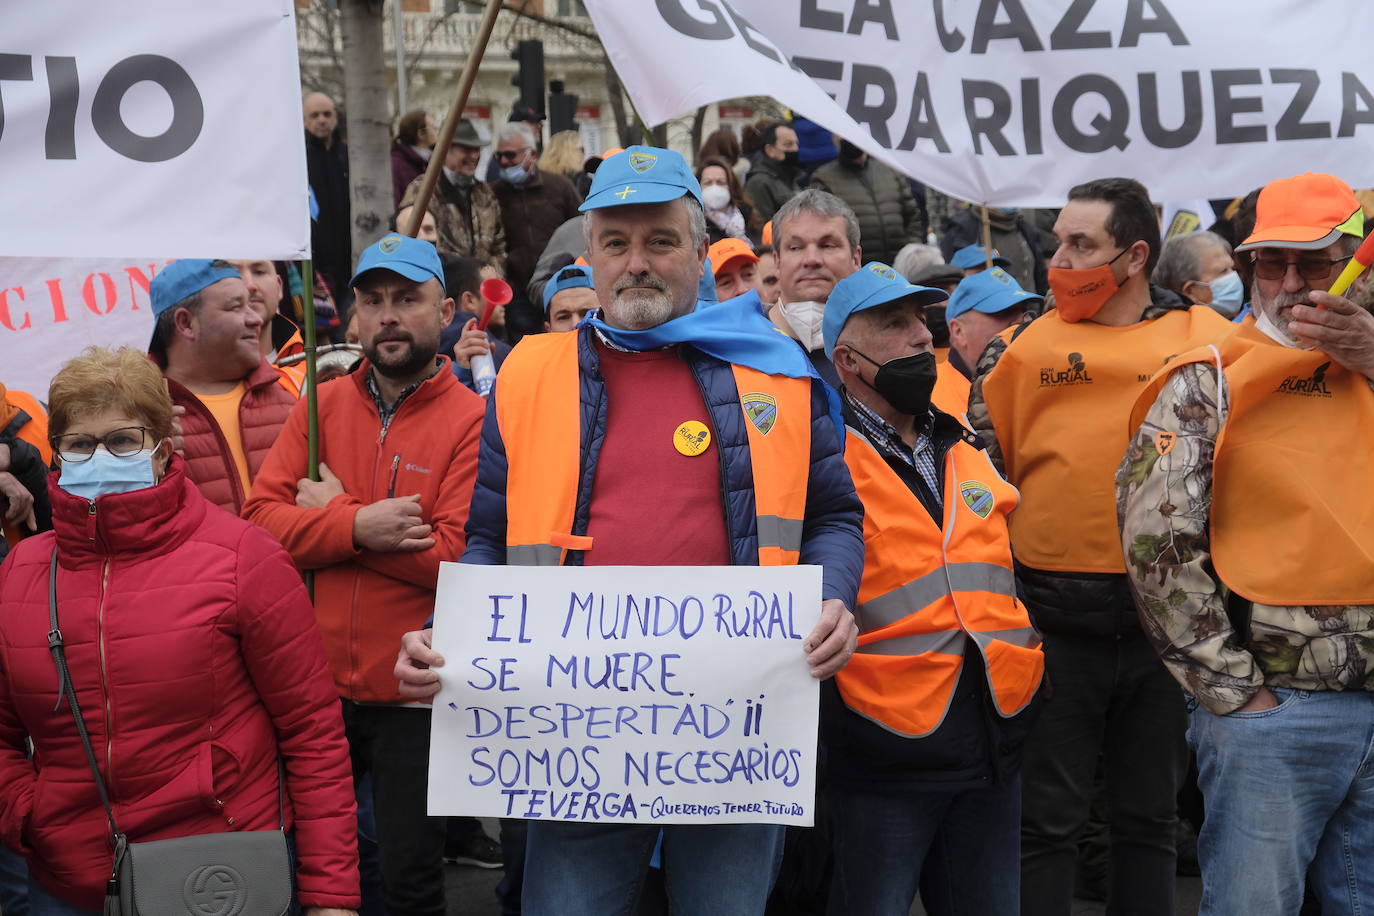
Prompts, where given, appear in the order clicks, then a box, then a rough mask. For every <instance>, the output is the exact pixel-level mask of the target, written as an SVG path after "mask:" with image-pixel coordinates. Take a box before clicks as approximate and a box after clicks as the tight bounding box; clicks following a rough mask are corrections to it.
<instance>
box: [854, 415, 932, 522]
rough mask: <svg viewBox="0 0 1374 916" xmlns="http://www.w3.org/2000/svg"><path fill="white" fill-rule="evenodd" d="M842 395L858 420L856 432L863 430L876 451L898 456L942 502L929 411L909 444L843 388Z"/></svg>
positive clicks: (888, 424) (918, 424) (893, 428)
mask: <svg viewBox="0 0 1374 916" xmlns="http://www.w3.org/2000/svg"><path fill="white" fill-rule="evenodd" d="M844 399H845V400H846V401H848V402H849V406H850V407H852V408H854V416H855V417H856V418H857V419H858V421H859V432H861V433H863V434H864V437H865V438H867V439H868V441H869V442H871V443H873V447H874V448H876V449H877V450H878V451H879V452H881V453H885V454H888V455H891V456H894V457H896V458H900V459H901V460H902V461H904V462H906V463H907V464H909V465H911V466H912V467H913V468H915V469H916V471H917V473H919V474H920V475H921V479H922V480H924V481H925V482H926V486H928V487H930V492H931V493H932V494H933V495H934V496H935V501H936V503H938V504H940V505H942V506H943V504H944V499H943V497H942V495H941V494H942V493H943V489H942V487H941V481H940V476H941V475H940V466H939V465H938V464H936V463H935V443H934V442H933V441H932V440H931V438H930V427H931V416H930V414H926V416H925V417H924V418H923V420H922V421H921V422H918V423H917V425H916V445H915V446H914V447H912V446H908V445H907V444H906V441H905V440H903V439H902V436H901V434H900V433H898V432H897V430H896V428H895V427H893V426H892V424H890V423H888V422H887V421H886V420H884V419H883V418H882V417H880V416H878V415H877V414H876V413H874V412H873V411H871V410H869V409H868V407H867V406H865V405H864V404H862V403H860V402H859V401H858V400H856V399H855V398H854V397H852V396H851V395H850V394H849V392H847V391H846V392H845V394H844Z"/></svg>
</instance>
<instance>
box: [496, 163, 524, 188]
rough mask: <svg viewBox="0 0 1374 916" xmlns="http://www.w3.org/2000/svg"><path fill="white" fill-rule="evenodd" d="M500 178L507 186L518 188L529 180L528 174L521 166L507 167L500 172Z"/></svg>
mask: <svg viewBox="0 0 1374 916" xmlns="http://www.w3.org/2000/svg"><path fill="white" fill-rule="evenodd" d="M501 177H502V178H503V179H505V180H506V182H508V183H509V184H513V185H516V186H517V187H518V186H519V185H522V184H524V183H525V182H526V181H528V180H529V177H530V173H529V172H527V171H525V167H524V166H523V165H508V166H506V167H505V168H503V169H502V170H501Z"/></svg>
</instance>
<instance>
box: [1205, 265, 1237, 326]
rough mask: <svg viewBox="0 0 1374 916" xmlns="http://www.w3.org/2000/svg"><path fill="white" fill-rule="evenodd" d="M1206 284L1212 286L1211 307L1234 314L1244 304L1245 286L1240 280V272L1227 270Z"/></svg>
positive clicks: (1223, 312)
mask: <svg viewBox="0 0 1374 916" xmlns="http://www.w3.org/2000/svg"><path fill="white" fill-rule="evenodd" d="M1208 285H1209V286H1211V287H1212V302H1211V305H1212V308H1214V309H1216V310H1217V311H1218V312H1221V313H1222V314H1223V315H1227V316H1230V315H1235V314H1236V313H1237V312H1239V311H1240V307H1241V306H1242V305H1244V304H1245V286H1244V284H1242V283H1241V282H1240V274H1238V273H1236V272H1235V271H1234V270H1229V271H1227V272H1226V273H1224V274H1222V275H1221V276H1220V277H1217V278H1216V279H1215V280H1213V281H1212V282H1211V283H1210V284H1208Z"/></svg>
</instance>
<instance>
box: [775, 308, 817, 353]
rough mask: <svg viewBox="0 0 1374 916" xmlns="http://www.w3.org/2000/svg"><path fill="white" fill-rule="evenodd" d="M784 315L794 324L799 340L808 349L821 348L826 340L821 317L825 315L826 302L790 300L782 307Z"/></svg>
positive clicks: (793, 329) (794, 330) (788, 321)
mask: <svg viewBox="0 0 1374 916" xmlns="http://www.w3.org/2000/svg"><path fill="white" fill-rule="evenodd" d="M782 317H784V318H786V319H787V323H788V324H789V325H791V326H792V331H793V333H795V334H796V335H797V340H799V341H801V345H802V346H803V347H806V349H808V350H819V349H820V348H821V347H822V346H823V345H824V341H823V340H822V338H821V319H823V318H824V317H825V303H824V302H789V303H787V304H786V305H784V306H783V307H782Z"/></svg>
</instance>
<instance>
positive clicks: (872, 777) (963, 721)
mask: <svg viewBox="0 0 1374 916" xmlns="http://www.w3.org/2000/svg"><path fill="white" fill-rule="evenodd" d="M844 409H845V423H846V424H847V425H849V426H851V427H853V428H855V429H858V428H860V427H859V425H858V423H857V421H856V418H855V417H854V415H853V412H852V408H850V407H849V404H848V403H847V402H846V403H845V405H844ZM931 413H932V414H933V415H934V418H935V419H934V425H933V428H932V436H933V438H934V442H935V464H936V467H938V468H941V469H942V470H941V473H942V474H943V468H944V461H945V454H946V453H947V452H948V451H949V450H950V448H952V447H953V446H954V444H955V443H956V442H958V441H959V440H960V439H964V440H965V441H967V442H969V443H970V444H977V446H978V447H981V440H979V439H978V437H977V436H976V435H975V434H974V433H971V432H969V431H968V430H966V429H965V428H964V427H963V426H962V425H961V424H960V423H959V421H957V420H955V419H954V418H953V417H951V416H949V415H947V414H944V413H941V412H940V411H938V410H934V409H932V411H931ZM888 465H889V467H891V468H892V470H893V471H895V472H896V474H897V476H898V477H900V478H901V479H902V480H903V481H905V482H906V484H907V486H908V487H910V488H911V492H912V493H913V494H915V496H916V497H917V498H918V499H919V500H920V501H921V505H923V506H924V507H925V509H926V511H927V512H929V513H930V517H931V518H933V519H935V521H936V523H937V524H939V525H940V526H941V527H942V528H943V520H944V512H943V511H942V509H941V507H940V506H939V505H938V503H937V502H936V501H935V500H934V499H933V498H932V495H931V493H930V490H929V488H928V487H927V486H926V484H925V482H924V480H923V479H922V478H921V476H920V474H919V473H917V472H916V470H915V469H914V468H912V467H911V466H910V465H907V464H905V463H903V462H900V461H896V460H889V461H888ZM1039 709H1040V694H1039V693H1038V692H1037V694H1036V697H1035V699H1033V700H1032V701H1031V703H1030V704H1029V705H1028V706H1027V707H1026V708H1025V709H1023V710H1022V711H1021V712H1020V713H1018V714H1017V715H1015V716H1012V717H1011V718H1010V719H1004V718H1002V717H1001V716H1000V715H999V714H998V713H997V711H996V708H995V706H994V705H993V699H992V692H991V690H990V689H989V688H988V681H987V677H986V674H985V671H984V667H983V661H982V656H981V655H980V654H979V653H978V650H977V648H976V647H975V646H973V645H972V643H971V642H970V644H969V645H968V646H967V647H966V649H965V652H964V666H963V671H962V672H961V673H960V676H959V682H958V684H957V685H956V686H955V689H954V695H953V697H951V698H950V705H949V709H948V711H947V712H946V713H945V718H944V721H943V722H941V723H940V726H939V728H937V729H936V730H935V731H934V732H933V733H932V734H930V735H927V736H926V737H924V738H907V737H904V736H901V735H898V734H896V733H895V732H891V731H889V730H888V729H886V728H884V727H882V726H881V725H878V724H876V723H875V722H873V721H871V720H869V719H867V718H865V717H863V716H861V715H859V714H858V713H856V712H854V711H853V710H851V709H849V707H847V706H845V705H844V700H843V699H842V698H841V697H840V692H839V688H838V687H836V686H835V682H834V680H833V679H832V680H830V681H826V682H825V683H823V684H822V685H821V720H820V727H821V739H822V743H823V744H824V746H825V752H826V766H827V768H828V771H827V777H826V778H827V779H828V780H829V781H831V782H835V783H845V784H855V785H860V786H864V787H866V788H869V789H874V790H878V791H894V792H896V791H904V790H908V789H911V788H913V787H916V786H938V787H940V788H941V789H961V788H977V787H980V786H988V785H993V784H996V783H1001V782H1004V781H1005V780H1007V779H1008V778H1010V777H1012V776H1013V775H1015V774H1016V773H1017V772H1018V770H1019V769H1020V766H1021V747H1022V745H1023V744H1024V743H1025V740H1026V734H1027V733H1028V732H1029V731H1030V727H1031V725H1032V724H1033V723H1034V722H1035V718H1036V716H1037V715H1038V714H1039Z"/></svg>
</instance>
